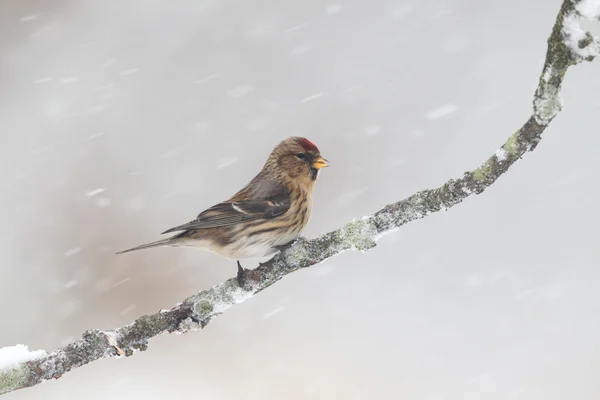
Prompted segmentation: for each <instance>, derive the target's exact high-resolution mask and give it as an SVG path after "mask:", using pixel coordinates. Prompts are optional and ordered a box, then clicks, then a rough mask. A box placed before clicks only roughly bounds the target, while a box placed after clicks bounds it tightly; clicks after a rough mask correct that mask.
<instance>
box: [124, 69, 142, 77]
mask: <svg viewBox="0 0 600 400" xmlns="http://www.w3.org/2000/svg"><path fill="white" fill-rule="evenodd" d="M136 72H140V69H139V68H131V69H126V70H124V71H121V72H119V75H121V76H127V75H131V74H135V73H136Z"/></svg>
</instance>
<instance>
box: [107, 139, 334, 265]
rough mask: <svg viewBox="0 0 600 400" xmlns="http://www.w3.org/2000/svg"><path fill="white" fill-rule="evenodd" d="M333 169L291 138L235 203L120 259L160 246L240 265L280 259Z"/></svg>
mask: <svg viewBox="0 0 600 400" xmlns="http://www.w3.org/2000/svg"><path fill="white" fill-rule="evenodd" d="M327 165H328V163H327V160H325V159H324V158H323V157H321V154H320V152H319V149H318V148H317V146H315V145H314V144H313V143H311V142H310V141H309V140H307V139H305V138H301V137H297V136H294V137H290V138H288V139H285V140H284V141H282V142H281V143H280V144H279V145H277V146H276V147H275V148H274V149H273V151H272V152H271V154H270V155H269V158H268V159H267V161H266V163H265V165H264V166H263V169H262V170H261V171H260V172H259V173H258V175H256V176H255V177H254V179H252V180H251V181H250V182H249V183H248V184H247V185H246V186H244V187H243V188H242V189H241V190H240V191H239V192H237V193H236V194H235V195H233V196H232V197H231V198H230V199H228V200H226V201H224V202H222V203H219V204H216V205H214V206H213V207H211V208H209V209H207V210H205V211H203V212H202V213H200V215H198V217H197V218H196V219H195V220H193V221H190V222H188V223H186V224H183V225H180V226H177V227H175V228H171V229H168V230H166V231H165V232H163V233H171V232H179V233H178V234H176V235H174V236H172V237H170V238H168V239H164V240H159V241H157V242H152V243H148V244H144V245H141V246H138V247H134V248H132V249H128V250H124V251H121V252H119V253H117V254H121V253H127V252H130V251H135V250H142V249H147V248H151V247H158V246H192V247H198V248H201V249H204V250H209V251H212V252H214V253H217V254H219V255H222V256H224V257H227V258H230V259H233V260H240V259H253V258H262V257H266V256H270V255H273V254H275V253H276V252H277V251H278V249H277V248H278V247H279V246H282V245H285V244H287V243H289V242H291V241H293V240H295V239H296V238H297V237H298V236H299V235H300V232H301V231H302V230H303V229H304V227H305V226H306V224H307V222H308V219H309V218H310V210H311V205H312V190H313V187H314V184H315V180H316V179H317V176H318V174H319V170H320V169H321V168H323V167H326V166H327Z"/></svg>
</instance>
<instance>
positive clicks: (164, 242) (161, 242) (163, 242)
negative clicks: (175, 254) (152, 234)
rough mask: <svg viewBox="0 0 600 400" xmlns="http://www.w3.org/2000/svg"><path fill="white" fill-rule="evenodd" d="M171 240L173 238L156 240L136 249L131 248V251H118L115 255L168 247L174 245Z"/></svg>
mask: <svg viewBox="0 0 600 400" xmlns="http://www.w3.org/2000/svg"><path fill="white" fill-rule="evenodd" d="M173 239H174V238H172V237H171V238H167V239H162V240H157V241H156V242H151V243H146V244H142V245H140V246H137V247H132V248H131V249H127V250H123V251H119V252H117V253H116V254H123V253H129V252H130V251H137V250H143V249H149V248H152V247H160V246H168V245H170V244H173V243H174V240H173Z"/></svg>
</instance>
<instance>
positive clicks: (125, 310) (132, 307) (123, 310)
mask: <svg viewBox="0 0 600 400" xmlns="http://www.w3.org/2000/svg"><path fill="white" fill-rule="evenodd" d="M136 307H137V306H136V305H135V304H131V305H129V306H128V307H125V308H124V309H122V310H121V313H120V314H121V315H125V314H129V313H130V312H132V311H133V310H135V308H136Z"/></svg>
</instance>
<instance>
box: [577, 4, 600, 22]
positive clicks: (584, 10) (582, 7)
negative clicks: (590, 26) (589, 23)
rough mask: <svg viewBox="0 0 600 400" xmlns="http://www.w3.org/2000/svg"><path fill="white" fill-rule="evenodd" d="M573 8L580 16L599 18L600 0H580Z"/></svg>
mask: <svg viewBox="0 0 600 400" xmlns="http://www.w3.org/2000/svg"><path fill="white" fill-rule="evenodd" d="M575 9H576V10H577V12H578V13H579V14H581V16H582V17H585V18H587V19H590V20H591V19H597V18H600V1H599V0H581V1H580V2H579V3H577V4H575Z"/></svg>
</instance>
